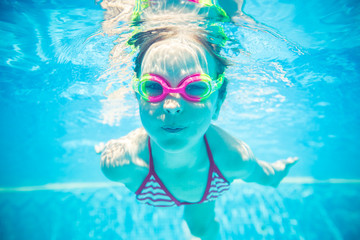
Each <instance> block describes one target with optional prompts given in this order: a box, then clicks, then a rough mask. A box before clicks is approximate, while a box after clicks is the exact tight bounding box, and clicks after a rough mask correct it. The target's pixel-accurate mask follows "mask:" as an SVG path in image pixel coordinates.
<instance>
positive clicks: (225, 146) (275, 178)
mask: <svg viewBox="0 0 360 240" xmlns="http://www.w3.org/2000/svg"><path fill="white" fill-rule="evenodd" d="M207 135H209V136H211V139H214V140H213V141H214V142H213V145H212V146H216V147H217V148H216V149H217V156H218V157H217V158H218V159H219V160H218V162H216V164H217V165H218V167H219V168H220V170H221V171H224V172H223V174H224V175H225V177H226V178H227V179H228V181H230V182H231V181H233V180H235V179H242V180H244V181H246V182H256V183H259V184H262V185H268V186H273V187H276V186H277V185H279V183H280V181H281V180H282V179H283V178H284V177H285V176H286V175H287V173H288V172H289V169H290V168H291V167H292V166H293V165H294V164H295V163H296V162H297V160H298V159H297V158H296V157H295V158H288V159H286V160H279V161H276V162H275V163H267V162H264V161H260V160H257V159H256V158H255V156H254V154H253V153H252V151H251V149H250V148H249V146H248V145H247V144H246V143H244V142H243V141H241V140H238V139H236V138H235V137H233V136H231V135H230V134H229V133H227V132H226V131H225V130H223V129H221V128H219V127H217V126H214V125H211V127H210V128H209V130H208V132H207Z"/></svg>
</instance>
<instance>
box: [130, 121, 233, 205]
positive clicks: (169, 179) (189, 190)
mask: <svg viewBox="0 0 360 240" xmlns="http://www.w3.org/2000/svg"><path fill="white" fill-rule="evenodd" d="M210 128H211V126H210ZM210 128H209V130H208V131H207V133H206V137H207V140H208V143H209V147H210V149H211V152H212V155H213V159H214V163H215V165H216V166H217V168H218V169H219V171H220V172H221V173H222V175H223V176H224V178H225V179H226V180H227V181H228V182H229V183H231V182H232V179H231V177H230V176H227V175H228V174H227V169H228V167H227V166H228V165H229V164H227V158H226V157H224V156H221V155H222V152H223V151H221V149H218V148H217V146H219V145H221V144H218V143H217V139H216V137H218V136H214V132H213V131H212V129H210ZM142 131H143V135H142V137H140V138H138V139H136V141H137V144H138V146H140V147H139V148H138V151H137V153H135V154H136V155H137V157H138V158H139V159H140V160H141V161H143V162H144V163H146V166H142V167H140V166H136V168H134V172H133V175H134V176H136V177H134V178H132V181H131V183H128V184H126V187H127V188H128V189H129V190H130V191H132V192H134V193H135V192H136V191H137V190H138V189H139V188H140V186H141V184H142V183H143V181H144V180H145V178H146V177H147V175H148V173H149V149H148V146H147V144H146V142H147V134H146V132H145V130H142ZM145 135H146V137H145ZM129 140H130V139H129ZM132 140H134V139H132ZM139 140H141V141H140V142H139ZM130 145H132V144H130ZM138 161H139V160H138ZM209 168H210V162H209V160H208V156H207V155H206V156H205V159H204V161H201V164H199V165H198V166H197V167H196V168H192V169H189V170H188V171H185V172H177V171H176V170H172V171H171V172H169V171H166V172H165V171H160V170H157V169H156V166H155V172H156V174H157V176H158V177H159V178H160V179H161V181H162V182H163V184H164V185H165V186H166V188H167V190H168V191H169V192H170V193H171V194H172V195H173V196H174V197H175V198H176V199H177V200H178V201H181V202H199V201H200V200H201V199H202V197H203V195H204V192H205V189H206V186H207V181H208V174H209ZM184 186H186V187H184Z"/></svg>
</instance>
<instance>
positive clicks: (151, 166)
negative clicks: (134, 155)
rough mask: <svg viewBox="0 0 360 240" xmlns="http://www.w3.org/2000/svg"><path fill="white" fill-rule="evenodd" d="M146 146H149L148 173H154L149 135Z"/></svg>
mask: <svg viewBox="0 0 360 240" xmlns="http://www.w3.org/2000/svg"><path fill="white" fill-rule="evenodd" d="M148 148H149V156H150V158H149V173H150V174H152V173H154V172H155V171H154V163H153V157H152V153H151V144H150V136H149V137H148Z"/></svg>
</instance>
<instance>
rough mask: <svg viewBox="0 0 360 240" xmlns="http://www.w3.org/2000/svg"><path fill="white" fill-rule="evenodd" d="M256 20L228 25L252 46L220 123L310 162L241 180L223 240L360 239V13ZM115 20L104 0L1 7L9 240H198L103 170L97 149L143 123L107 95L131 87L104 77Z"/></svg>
mask: <svg viewBox="0 0 360 240" xmlns="http://www.w3.org/2000/svg"><path fill="white" fill-rule="evenodd" d="M243 11H244V13H245V14H247V16H248V18H249V19H252V20H253V23H251V24H249V23H248V22H239V25H240V26H233V25H229V26H226V27H225V30H226V32H227V34H228V35H229V36H231V37H235V38H236V39H238V40H239V42H240V44H239V45H233V46H231V47H230V48H227V49H226V50H225V52H224V54H226V55H227V56H229V57H230V58H231V60H232V61H234V62H235V63H236V64H235V66H234V67H231V68H229V69H228V70H227V72H226V75H227V76H228V78H229V79H230V84H229V89H228V96H227V99H226V101H225V103H224V106H223V108H222V110H221V113H220V117H219V120H218V121H216V122H215V124H217V125H218V126H221V127H223V128H224V129H226V130H227V131H229V132H231V133H232V134H233V135H234V136H236V137H238V138H239V139H242V140H244V141H245V142H246V143H248V145H249V146H250V147H251V148H252V150H253V152H254V153H255V155H256V156H257V158H258V159H262V160H265V161H269V162H273V161H276V160H277V159H283V158H286V157H289V156H298V157H299V159H300V161H299V163H297V165H296V166H295V167H294V168H293V169H292V170H291V172H290V174H289V176H288V178H286V179H285V180H284V183H282V184H281V185H280V186H279V187H278V188H277V189H272V188H267V187H262V186H258V185H256V184H244V183H241V182H236V183H235V184H233V186H232V188H231V190H230V191H229V192H228V193H226V194H225V195H224V196H223V197H221V198H220V199H219V200H218V201H217V203H216V204H217V205H216V215H217V218H218V219H219V222H220V225H221V228H220V236H219V239H226V240H227V239H359V238H360V230H359V229H360V224H359V223H360V206H359V203H360V201H359V200H360V191H359V190H360V189H359V186H360V185H359V183H360V181H359V179H360V171H359V169H360V161H358V159H360V151H359V148H358V145H359V144H358V139H359V137H360V125H359V119H360V107H359V104H358V100H359V96H360V83H359V80H360V74H359V73H360V71H359V69H360V66H359V65H360V47H359V45H360V27H359V26H360V24H359V23H360V3H359V2H358V1H350V0H340V1H339V0H338V1H334V0H330V1H324V0H314V1H308V2H304V1H286V0H281V1H280V0H268V1H257V0H251V1H250V0H249V1H245V3H244V7H243ZM103 18H104V10H103V9H102V8H101V6H100V2H99V1H85V0H79V1H58V0H52V1H41V0H38V1H35V0H33V1H25V0H24V1H8V0H3V1H1V3H0V34H1V40H0V109H1V118H0V123H1V124H0V133H1V137H0V146H1V163H2V167H1V170H0V214H1V218H0V239H114V238H115V239H190V233H189V231H188V229H187V227H186V226H185V225H184V222H183V220H182V211H183V208H181V207H180V208H176V207H175V208H167V209H158V208H152V207H149V206H145V205H141V204H139V203H137V202H136V201H135V196H134V194H132V193H130V192H129V191H128V190H126V189H125V188H124V187H123V186H122V185H116V184H114V183H111V182H110V181H108V180H107V179H106V178H105V177H104V176H103V175H102V173H101V171H100V167H99V156H98V155H97V154H96V153H95V151H94V145H95V144H97V143H99V142H106V141H108V140H109V139H113V138H119V137H121V136H123V135H125V134H127V133H128V132H129V131H131V130H133V129H135V128H137V127H140V126H141V124H140V121H139V117H138V112H137V106H136V102H135V99H134V98H133V97H132V95H131V94H130V95H121V94H120V95H119V96H120V97H119V98H118V99H115V100H114V99H112V100H111V101H109V99H108V98H107V97H106V96H105V95H106V94H109V92H113V91H115V89H116V88H118V87H119V85H117V84H116V83H115V84H114V85H113V87H112V88H111V89H110V90H109V91H106V89H107V87H108V86H109V82H111V81H112V80H111V79H101V78H100V77H101V76H102V75H103V73H104V71H106V70H107V68H108V64H109V60H108V56H109V52H110V51H111V49H112V48H113V47H114V42H113V41H114V40H115V37H110V36H106V35H105V36H103V35H101V34H100V35H99V34H97V33H99V31H101V24H102V22H103ZM89 37H91V38H89ZM99 78H100V79H99ZM127 79H128V76H127V75H126V74H124V77H123V79H122V80H123V81H124V82H126V81H127ZM104 92H105V93H104ZM170 216H171V217H170Z"/></svg>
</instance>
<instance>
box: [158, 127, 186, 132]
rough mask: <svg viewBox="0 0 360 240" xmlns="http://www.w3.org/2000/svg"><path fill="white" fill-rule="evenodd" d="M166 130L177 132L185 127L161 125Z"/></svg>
mask: <svg viewBox="0 0 360 240" xmlns="http://www.w3.org/2000/svg"><path fill="white" fill-rule="evenodd" d="M162 129H164V130H165V131H167V132H170V133H177V132H180V131H182V130H184V129H185V127H162Z"/></svg>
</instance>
